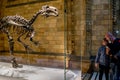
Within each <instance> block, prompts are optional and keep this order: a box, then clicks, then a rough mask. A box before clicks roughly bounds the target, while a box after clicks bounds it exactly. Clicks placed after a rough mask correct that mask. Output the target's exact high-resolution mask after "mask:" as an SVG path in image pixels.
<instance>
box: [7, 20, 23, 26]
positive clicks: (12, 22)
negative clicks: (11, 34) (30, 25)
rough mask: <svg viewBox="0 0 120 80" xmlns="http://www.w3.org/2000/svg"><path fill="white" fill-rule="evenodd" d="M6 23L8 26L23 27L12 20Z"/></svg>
mask: <svg viewBox="0 0 120 80" xmlns="http://www.w3.org/2000/svg"><path fill="white" fill-rule="evenodd" d="M8 23H9V24H12V25H16V26H24V25H22V24H18V23H16V22H14V21H12V20H10V21H8Z"/></svg>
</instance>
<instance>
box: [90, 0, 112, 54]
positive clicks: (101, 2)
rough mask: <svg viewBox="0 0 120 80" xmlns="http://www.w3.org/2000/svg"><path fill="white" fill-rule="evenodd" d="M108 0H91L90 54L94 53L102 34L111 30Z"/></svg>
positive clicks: (102, 36)
mask: <svg viewBox="0 0 120 80" xmlns="http://www.w3.org/2000/svg"><path fill="white" fill-rule="evenodd" d="M111 12H112V11H111V5H110V0H93V6H92V22H93V24H92V54H93V55H96V53H97V50H98V47H100V45H101V41H102V39H103V38H104V35H105V34H106V33H107V32H108V31H112V13H111Z"/></svg>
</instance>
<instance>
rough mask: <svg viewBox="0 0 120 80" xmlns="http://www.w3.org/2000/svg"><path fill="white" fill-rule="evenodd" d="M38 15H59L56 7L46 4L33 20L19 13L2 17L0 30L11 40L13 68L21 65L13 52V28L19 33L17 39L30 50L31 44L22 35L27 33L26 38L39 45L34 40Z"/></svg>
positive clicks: (10, 49)
mask: <svg viewBox="0 0 120 80" xmlns="http://www.w3.org/2000/svg"><path fill="white" fill-rule="evenodd" d="M38 15H43V16H46V17H49V16H58V10H57V8H55V7H52V6H48V5H45V6H42V9H41V10H39V11H38V12H37V13H35V14H34V15H33V17H32V19H31V20H27V19H25V18H23V17H22V16H18V15H14V16H7V17H3V18H2V19H0V31H1V32H3V33H5V34H6V35H7V37H8V42H9V47H10V48H9V51H10V54H11V56H12V61H11V62H12V66H13V68H17V67H19V65H18V64H17V62H16V59H15V56H14V53H13V51H14V40H13V37H12V36H11V34H10V32H11V29H12V30H13V32H15V33H17V34H18V37H17V41H18V42H20V43H21V44H22V45H23V46H24V48H25V50H26V51H27V50H30V48H29V46H28V45H27V44H25V43H24V42H23V41H22V40H21V37H22V36H23V35H25V38H24V39H26V38H29V40H30V41H31V42H33V43H34V44H35V45H38V41H34V40H33V37H34V33H35V31H34V28H33V23H34V21H35V20H36V18H37V17H38Z"/></svg>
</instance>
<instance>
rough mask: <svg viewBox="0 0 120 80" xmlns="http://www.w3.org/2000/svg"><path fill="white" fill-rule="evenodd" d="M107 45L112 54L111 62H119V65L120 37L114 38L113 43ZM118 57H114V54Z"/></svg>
mask: <svg viewBox="0 0 120 80" xmlns="http://www.w3.org/2000/svg"><path fill="white" fill-rule="evenodd" d="M108 47H109V48H110V54H112V55H113V56H112V58H111V62H113V63H117V64H118V63H119V65H120V38H116V39H115V40H114V42H113V43H109V44H108ZM115 55H116V56H117V57H118V60H116V59H115V58H114V56H115Z"/></svg>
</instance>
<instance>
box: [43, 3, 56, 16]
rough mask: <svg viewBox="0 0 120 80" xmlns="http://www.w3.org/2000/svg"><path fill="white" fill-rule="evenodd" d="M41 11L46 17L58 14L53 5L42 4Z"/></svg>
mask: <svg viewBox="0 0 120 80" xmlns="http://www.w3.org/2000/svg"><path fill="white" fill-rule="evenodd" d="M42 11H43V13H42V15H45V16H46V17H49V16H58V10H57V8H55V7H53V6H48V5H45V6H42Z"/></svg>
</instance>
